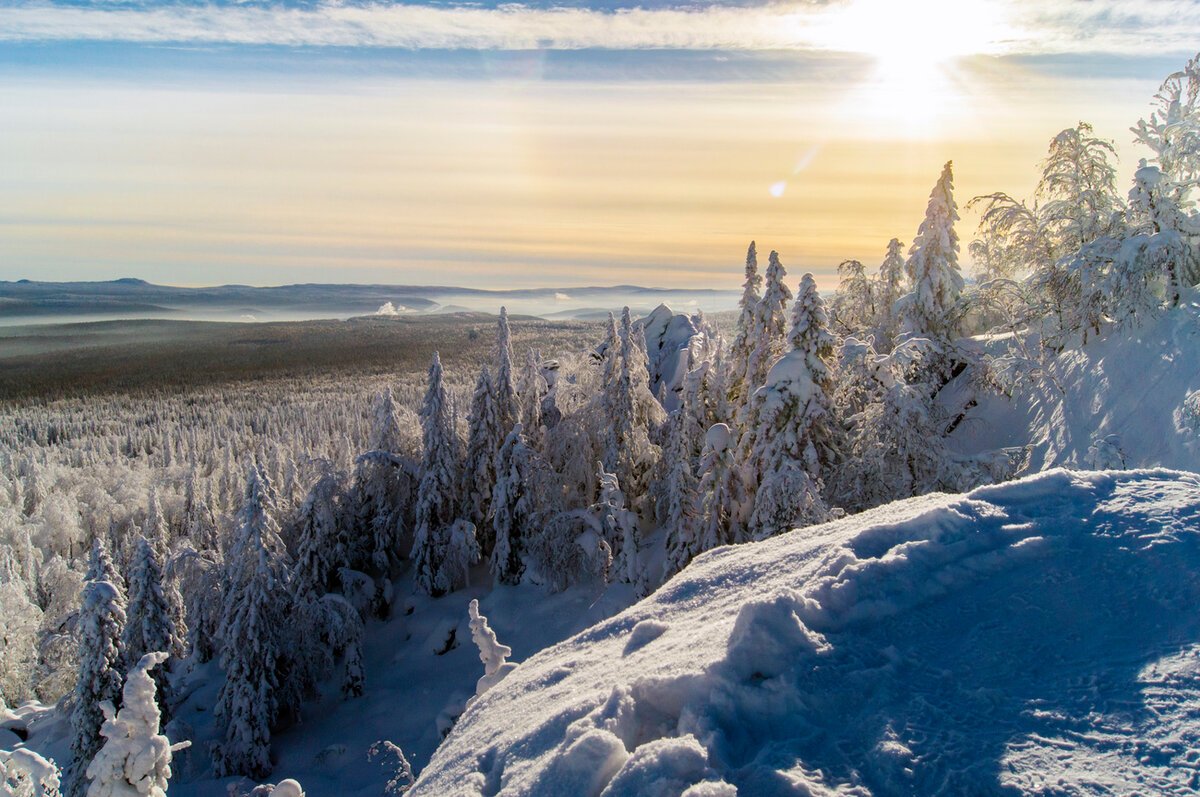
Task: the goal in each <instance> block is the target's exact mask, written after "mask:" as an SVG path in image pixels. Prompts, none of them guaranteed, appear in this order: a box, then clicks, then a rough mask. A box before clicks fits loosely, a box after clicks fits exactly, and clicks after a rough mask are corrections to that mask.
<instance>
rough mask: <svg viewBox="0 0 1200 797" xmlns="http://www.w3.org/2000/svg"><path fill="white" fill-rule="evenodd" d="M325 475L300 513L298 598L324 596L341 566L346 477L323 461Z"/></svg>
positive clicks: (295, 583)
mask: <svg viewBox="0 0 1200 797" xmlns="http://www.w3.org/2000/svg"><path fill="white" fill-rule="evenodd" d="M320 467H321V474H320V476H319V477H318V478H317V481H316V483H315V484H314V485H313V486H312V488H311V489H310V490H309V491H308V496H307V497H306V498H305V499H304V502H303V503H302V504H301V505H300V511H299V512H298V513H297V516H296V567H295V571H294V572H293V574H292V591H293V593H294V594H295V595H296V596H298V597H303V596H305V595H310V594H311V595H312V596H314V597H320V596H321V595H323V594H325V591H326V589H328V588H329V586H330V585H331V583H332V581H333V578H334V576H335V575H336V570H337V568H338V566H339V562H338V556H337V547H338V526H339V523H340V522H341V519H342V510H341V498H342V482H343V479H344V476H343V475H342V474H341V473H339V472H337V471H335V470H334V469H333V466H332V463H329V462H322V463H321V465H320Z"/></svg>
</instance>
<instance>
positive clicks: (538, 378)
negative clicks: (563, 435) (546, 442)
mask: <svg viewBox="0 0 1200 797" xmlns="http://www.w3.org/2000/svg"><path fill="white" fill-rule="evenodd" d="M520 387H521V419H520V420H521V428H522V429H523V430H524V434H525V440H526V441H527V442H528V443H529V446H530V447H531V448H534V449H540V448H541V447H542V434H543V429H542V400H543V399H544V398H545V397H546V380H545V379H544V378H543V377H542V367H541V364H540V363H539V362H538V357H537V355H536V354H535V353H534V351H533V349H529V350H528V352H527V353H526V355H525V367H524V369H522V371H521V385H520Z"/></svg>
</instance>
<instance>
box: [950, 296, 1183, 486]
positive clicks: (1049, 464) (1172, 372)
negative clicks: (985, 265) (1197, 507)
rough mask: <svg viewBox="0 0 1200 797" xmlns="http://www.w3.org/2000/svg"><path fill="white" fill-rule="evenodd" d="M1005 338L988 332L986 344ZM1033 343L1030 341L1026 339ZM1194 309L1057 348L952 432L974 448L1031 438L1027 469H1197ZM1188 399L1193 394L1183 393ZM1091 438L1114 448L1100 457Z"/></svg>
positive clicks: (957, 441) (961, 445) (959, 443)
mask: <svg viewBox="0 0 1200 797" xmlns="http://www.w3.org/2000/svg"><path fill="white" fill-rule="evenodd" d="M1004 344H1005V341H1001V340H996V341H992V342H991V346H990V348H991V349H992V353H993V354H995V353H998V352H997V351H996V347H997V346H1000V345H1004ZM1030 345H1031V346H1032V347H1033V348H1036V343H1031V344H1030ZM1198 393H1200V309H1198V308H1197V307H1195V306H1191V307H1179V308H1175V309H1173V310H1170V311H1166V312H1163V313H1162V314H1161V315H1160V316H1159V317H1157V318H1150V319H1148V320H1147V321H1146V322H1145V323H1144V324H1143V325H1142V326H1141V327H1139V328H1136V329H1130V330H1117V331H1112V332H1109V333H1108V335H1107V336H1106V337H1104V338H1101V339H1099V340H1093V341H1089V342H1088V343H1087V345H1085V346H1083V347H1082V348H1078V349H1068V350H1066V351H1064V352H1063V353H1062V354H1060V355H1059V356H1058V357H1057V358H1055V359H1054V360H1053V361H1052V363H1051V365H1050V368H1049V369H1048V372H1047V374H1046V375H1045V376H1044V377H1043V378H1040V379H1037V380H1034V381H1031V382H1026V383H1024V384H1022V385H1021V386H1020V387H1019V388H1018V389H1017V391H1016V392H1015V393H1014V395H1013V397H1012V398H1011V399H1008V398H1005V397H1003V396H998V395H986V396H983V397H981V398H980V399H979V404H978V406H977V407H975V408H973V409H972V410H971V411H970V412H969V413H968V414H967V417H966V419H965V420H964V421H963V422H962V423H961V424H960V425H959V426H958V428H957V429H956V430H955V432H954V435H953V436H952V438H951V440H952V442H953V444H954V445H955V446H956V447H957V448H958V449H959V450H961V451H963V452H966V453H979V452H984V451H990V450H995V449H1000V448H1005V447H1022V446H1025V445H1029V446H1030V448H1029V453H1028V458H1027V460H1026V463H1025V469H1026V472H1036V471H1041V470H1045V469H1047V468H1053V467H1075V468H1087V467H1131V468H1136V467H1168V468H1181V469H1184V470H1190V471H1200V412H1193V411H1192V410H1190V409H1189V407H1191V406H1192V404H1194V405H1195V408H1196V410H1200V400H1198V399H1197V398H1196V396H1197V394H1198ZM1189 402H1190V403H1189ZM1097 441H1102V442H1103V443H1104V445H1102V446H1101V448H1105V447H1107V446H1111V447H1112V448H1114V449H1115V451H1114V452H1113V453H1114V454H1115V455H1116V456H1114V457H1108V458H1107V459H1108V460H1109V461H1107V462H1106V461H1104V460H1103V459H1101V460H1097V459H1096V454H1094V453H1091V452H1090V449H1092V448H1093V447H1094V445H1095V443H1096V442H1097Z"/></svg>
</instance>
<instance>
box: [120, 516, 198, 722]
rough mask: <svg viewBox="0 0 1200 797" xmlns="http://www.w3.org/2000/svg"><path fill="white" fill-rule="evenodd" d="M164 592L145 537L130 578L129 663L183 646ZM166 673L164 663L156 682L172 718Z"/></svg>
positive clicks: (125, 639)
mask: <svg viewBox="0 0 1200 797" xmlns="http://www.w3.org/2000/svg"><path fill="white" fill-rule="evenodd" d="M165 590H166V588H165V587H164V585H163V573H162V568H161V567H160V566H159V563H158V555H157V553H156V552H155V550H154V547H153V546H152V545H151V544H150V542H149V541H148V540H147V539H146V538H145V537H138V541H137V547H136V549H135V552H134V559H133V567H132V570H131V572H130V578H129V608H128V609H127V610H126V616H125V629H124V632H123V635H122V642H123V644H124V647H125V656H126V661H127V662H136V661H141V659H142V656H144V655H146V654H147V653H153V652H155V651H172V650H178V649H180V648H181V647H183V645H182V643H181V642H180V640H179V639H178V638H177V632H176V630H175V622H174V620H173V619H172V618H171V609H170V606H169V605H168V603H167V598H166V591H165ZM167 672H168V666H167V664H166V660H164V662H163V664H162V666H161V667H159V668H157V670H156V671H155V673H154V683H155V686H156V690H155V693H156V694H157V696H158V701H159V706H160V708H161V710H162V714H163V716H165V717H167V718H168V719H170V702H171V694H170V681H168V680H167Z"/></svg>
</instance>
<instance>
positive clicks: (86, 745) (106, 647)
mask: <svg viewBox="0 0 1200 797" xmlns="http://www.w3.org/2000/svg"><path fill="white" fill-rule="evenodd" d="M81 603H82V605H81V606H80V609H79V677H78V678H77V679H76V682H75V692H74V697H73V701H72V706H71V761H72V763H71V766H70V767H68V769H67V777H66V794H67V797H83V795H84V794H85V793H86V792H87V788H88V777H87V767H88V764H90V763H91V761H92V758H93V757H94V756H95V755H96V752H97V751H98V750H99V749H100V747H101V745H102V743H103V739H102V738H101V736H100V727H101V726H102V725H103V724H104V713H103V710H102V708H101V705H102V704H103V703H104V702H105V701H108V702H110V703H113V704H117V703H119V702H120V699H121V682H122V680H123V678H122V676H121V666H122V661H123V660H124V658H125V651H124V647H123V646H122V644H121V633H122V631H123V630H124V626H125V610H124V609H123V608H122V600H121V595H120V593H118V591H117V588H116V587H114V586H113V585H112V584H111V583H109V582H107V581H87V582H85V583H84V586H83V593H82V596H81Z"/></svg>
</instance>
